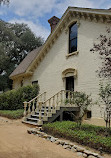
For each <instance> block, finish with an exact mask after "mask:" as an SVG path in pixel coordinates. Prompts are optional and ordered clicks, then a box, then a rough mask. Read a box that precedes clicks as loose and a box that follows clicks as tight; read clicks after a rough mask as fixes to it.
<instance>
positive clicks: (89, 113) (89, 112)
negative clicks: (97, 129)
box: [87, 111, 92, 119]
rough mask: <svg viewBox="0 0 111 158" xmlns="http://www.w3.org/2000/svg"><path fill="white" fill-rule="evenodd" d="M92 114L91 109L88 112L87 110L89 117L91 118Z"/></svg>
mask: <svg viewBox="0 0 111 158" xmlns="http://www.w3.org/2000/svg"><path fill="white" fill-rule="evenodd" d="M91 116H92V114H91V111H88V112H87V119H90V118H91Z"/></svg>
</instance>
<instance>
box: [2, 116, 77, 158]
mask: <svg viewBox="0 0 111 158" xmlns="http://www.w3.org/2000/svg"><path fill="white" fill-rule="evenodd" d="M28 128H29V127H27V126H26V125H24V124H22V123H21V122H20V120H19V121H11V120H8V119H4V118H1V117H0V158H77V154H76V153H73V152H70V151H68V150H65V149H63V148H62V147H61V146H57V145H55V144H53V143H51V142H49V141H46V140H44V139H42V138H38V137H37V136H34V135H29V134H27V129H28Z"/></svg>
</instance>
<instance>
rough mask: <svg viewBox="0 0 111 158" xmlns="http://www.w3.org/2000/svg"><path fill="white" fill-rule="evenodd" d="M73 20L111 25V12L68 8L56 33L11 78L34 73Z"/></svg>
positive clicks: (28, 57)
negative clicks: (83, 19)
mask: <svg viewBox="0 0 111 158" xmlns="http://www.w3.org/2000/svg"><path fill="white" fill-rule="evenodd" d="M71 18H76V19H80V18H85V19H88V20H91V21H93V20H94V21H96V22H98V21H99V20H100V21H101V22H103V23H104V22H105V21H107V22H108V23H111V10H108V9H91V8H78V7H68V8H67V10H66V11H65V13H64V14H63V16H62V18H61V19H60V21H59V22H58V24H57V26H56V27H55V29H54V31H53V32H52V33H51V34H50V35H49V37H48V38H47V40H46V42H45V43H44V45H43V46H42V47H41V48H40V49H37V50H34V51H32V52H31V53H29V54H28V56H26V58H25V59H24V60H23V61H22V62H21V64H20V65H19V66H18V67H17V68H16V69H15V70H14V71H13V72H12V74H11V75H10V78H12V79H13V77H14V76H17V75H19V74H26V73H28V72H33V70H34V69H35V68H36V67H37V66H38V64H39V63H40V62H41V61H42V59H43V58H44V56H45V54H46V53H47V52H48V51H49V49H50V48H51V47H52V45H53V44H54V43H55V41H56V39H57V38H58V37H59V36H60V34H61V32H62V30H63V29H64V28H66V27H67V25H68V22H69V21H70V19H71ZM36 53H37V54H36Z"/></svg>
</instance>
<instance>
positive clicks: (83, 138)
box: [43, 121, 111, 153]
mask: <svg viewBox="0 0 111 158" xmlns="http://www.w3.org/2000/svg"><path fill="white" fill-rule="evenodd" d="M43 130H44V131H45V132H46V133H48V134H51V135H53V136H55V137H59V138H65V139H69V140H71V141H74V142H77V143H79V144H84V145H86V146H88V147H91V148H94V149H97V150H99V149H100V148H102V151H104V152H108V153H111V129H110V132H109V133H110V136H107V137H105V127H99V126H94V125H82V126H81V129H80V128H78V127H77V124H76V123H75V122H71V121H63V122H54V123H48V124H44V125H43Z"/></svg>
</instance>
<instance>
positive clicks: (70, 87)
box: [66, 76, 74, 91]
mask: <svg viewBox="0 0 111 158" xmlns="http://www.w3.org/2000/svg"><path fill="white" fill-rule="evenodd" d="M66 90H70V91H74V77H73V76H71V77H66Z"/></svg>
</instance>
